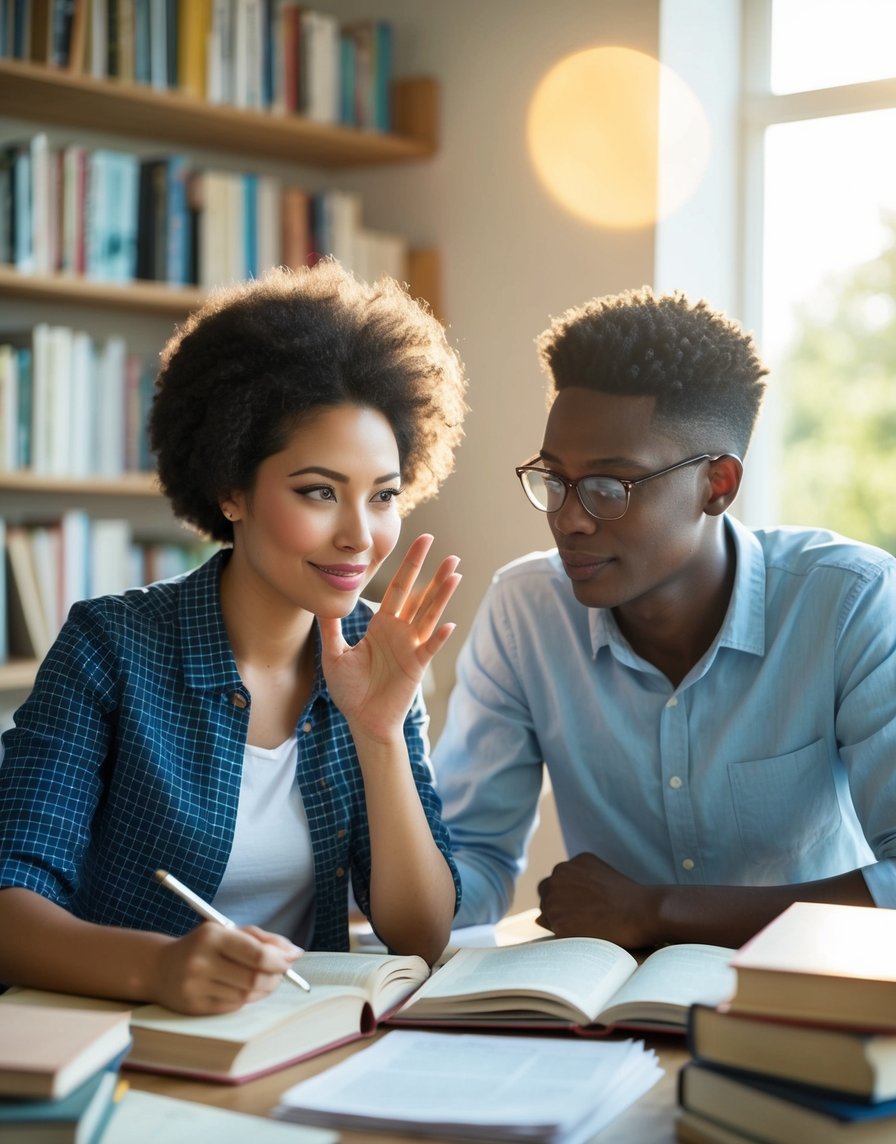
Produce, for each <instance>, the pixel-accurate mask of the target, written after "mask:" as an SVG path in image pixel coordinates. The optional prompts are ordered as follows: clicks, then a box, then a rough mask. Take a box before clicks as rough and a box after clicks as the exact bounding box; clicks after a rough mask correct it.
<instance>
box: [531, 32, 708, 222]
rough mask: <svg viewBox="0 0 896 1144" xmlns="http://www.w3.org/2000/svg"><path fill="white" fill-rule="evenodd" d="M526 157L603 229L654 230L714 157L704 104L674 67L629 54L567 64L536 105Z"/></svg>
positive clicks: (558, 193)
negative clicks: (711, 150)
mask: <svg viewBox="0 0 896 1144" xmlns="http://www.w3.org/2000/svg"><path fill="white" fill-rule="evenodd" d="M527 135H528V143H529V153H530V156H531V159H532V163H533V165H534V167H535V170H536V172H537V174H538V177H539V179H540V180H541V182H542V184H543V185H544V186H545V188H546V189H547V190H548V191H549V193H550V194H551V195H552V196H553V197H554V198H555V199H556V200H557V201H558V202H559V203H560V204H561V205H562V206H563V207H564V208H565V209H566V210H568V211H570V212H571V213H572V214H573V215H575V216H576V217H578V218H580V219H582V220H584V221H585V222H588V223H591V224H593V225H596V226H605V227H611V228H632V227H642V226H650V225H652V224H653V223H655V222H656V220H657V219H658V218H662V217H665V216H666V215H668V214H670V213H672V211H674V210H676V209H677V208H678V207H679V206H681V204H682V203H683V202H684V201H685V200H686V199H687V198H688V197H689V196H690V195H691V194H692V193H693V192H694V190H695V188H696V187H697V185H698V184H699V182H700V179H701V178H702V177H703V173H704V171H705V169H706V163H707V158H708V155H709V126H708V123H707V119H706V115H705V114H704V111H703V108H702V107H701V105H700V102H699V100H698V99H697V98H696V96H695V95H694V93H693V92H692V91H691V89H690V88H689V87H688V85H687V84H686V83H685V82H684V81H683V80H682V79H681V78H680V76H678V75H677V74H676V73H675V72H673V71H672V70H671V69H670V68H667V67H664V66H663V65H662V64H660V63H659V62H658V61H657V60H655V59H653V58H652V57H650V56H647V55H644V54H643V53H642V52H636V51H632V50H631V49H629V48H610V47H607V48H591V49H588V50H586V51H582V52H576V53H574V54H573V55H570V56H567V57H566V58H565V59H563V60H561V61H560V62H559V63H558V64H557V65H556V66H555V67H553V68H552V69H551V70H550V71H549V72H548V73H547V75H545V77H544V78H543V79H542V81H541V82H540V83H539V85H538V87H537V88H536V90H535V94H534V95H533V97H532V102H531V104H530V106H529V116H528V123H527Z"/></svg>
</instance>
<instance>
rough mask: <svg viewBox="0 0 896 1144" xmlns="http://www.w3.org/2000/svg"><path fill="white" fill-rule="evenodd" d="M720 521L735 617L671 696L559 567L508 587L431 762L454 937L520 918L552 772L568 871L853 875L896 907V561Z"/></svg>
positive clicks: (486, 618)
mask: <svg viewBox="0 0 896 1144" xmlns="http://www.w3.org/2000/svg"><path fill="white" fill-rule="evenodd" d="M727 524H728V527H729V528H730V530H731V534H732V536H733V539H734V543H735V548H736V554H737V568H736V578H735V584H734V590H733V593H732V597H731V602H730V605H729V608H728V613H727V615H726V617H725V620H724V622H723V624H722V627H721V629H720V631H719V633H718V636H717V637H716V639H715V641H714V642H713V644H712V646H711V647H710V648H709V649H708V651H707V652H706V654H705V655H704V656H703V658H702V659H701V660H700V661H699V662H698V663H697V664H696V665H695V666H694V668H693V669H692V670H691V671H690V672H689V674H688V675H687V676H686V677H685V678H684V679H683V680H682V681H681V683H680V684H679V685H678V686H677V687H676V686H673V684H672V683H671V682H670V680H669V679H668V678H667V677H666V676H665V675H664V674H663V673H662V672H660V671H659V670H658V669H657V668H655V667H654V666H652V665H651V664H649V663H647V662H646V661H645V660H643V659H641V658H640V657H639V656H638V655H636V654H635V653H634V651H633V650H632V648H631V647H630V645H629V644H628V643H627V641H626V640H625V639H624V638H623V636H622V634H621V633H620V631H619V628H618V627H617V625H616V622H615V619H614V617H613V614H612V612H611V611H609V610H603V609H591V608H586V607H584V606H583V605H581V604H580V603H579V602H578V601H577V600H576V599H575V597H574V595H573V592H572V589H571V585H570V581H569V579H568V577H567V576H566V574H565V573H564V571H563V569H562V566H561V564H560V561H559V558H558V556H557V553H556V551H553V552H544V553H541V552H536V553H532V554H530V555H529V556H525V557H523V558H522V559H520V560H517V561H515V562H514V563H512V564H509V565H508V566H507V567H505V568H503V569H501V570H500V571H499V572H498V573H497V575H496V576H495V578H494V581H493V583H492V585H491V587H490V589H489V591H488V593H487V595H486V597H485V600H484V601H483V603H482V606H481V608H480V611H479V614H478V616H477V618H476V621H475V623H474V626H473V629H472V631H471V634H470V636H469V638H468V640H467V642H466V644H465V646H464V648H463V649H462V651H461V654H460V657H459V660H458V679H457V686H456V688H455V691H454V694H453V696H452V699H451V702H450V705H449V710H448V717H447V721H446V728H445V731H444V732H443V734H442V736H441V739H440V741H439V743H438V745H437V748H436V750H435V752H434V755H433V762H434V764H435V767H436V773H437V781H438V786H439V790H440V793H441V795H442V798H443V802H444V815H445V818H446V820H447V821H448V824H449V827H450V830H451V835H452V845H453V848H454V853H455V857H456V859H457V864H458V867H459V870H460V874H461V881H462V884H463V905H462V907H461V911H460V913H459V915H458V919H457V924H459V925H464V924H473V923H478V922H485V921H494V920H496V919H497V918H499V917H500V916H501V915H502V914H503V913H504V911H505V910H506V909H507V906H508V904H509V901H510V897H511V894H512V888H513V882H514V880H515V878H516V876H517V874H518V873H519V872H520V870H522V869H523V868H524V865H525V850H526V844H527V841H528V837H529V834H530V832H531V830H532V829H533V826H534V823H535V820H536V812H537V803H538V797H539V793H540V790H541V785H542V768H543V766H544V765H546V766H547V768H548V771H549V773H550V778H551V783H552V786H553V790H554V796H555V799H556V804H557V811H558V816H559V820H560V824H561V829H562V832H563V837H564V841H565V844H566V848H567V852H568V854H569V855H570V856H572V855H575V854H579V853H582V852H591V853H594V854H597V855H598V856H599V857H601V858H602V859H604V860H605V861H606V862H608V863H609V864H610V865H611V866H613V867H615V868H616V869H618V870H619V871H621V872H622V873H624V874H626V875H628V876H629V877H630V878H633V879H635V880H636V881H638V882H641V883H654V884H656V883H663V884H670V883H681V884H683V885H698V884H707V883H711V884H725V885H774V884H784V883H799V882H805V881H811V880H815V879H818V878H825V877H830V876H833V875H836V874H840V873H844V872H845V871H849V870H853V869H856V868H862V869H863V871H864V875H865V878H866V881H867V883H868V886H869V889H870V891H871V893H872V895H873V896H874V899H875V901H876V902H877V903H878V904H879V905H884V906H891V907H896V560H894V558H893V557H892V556H890V555H888V554H887V553H885V552H882V551H881V550H879V549H876V548H872V547H869V546H867V545H862V544H858V543H856V542H854V541H850V540H846V539H845V538H843V537H840V536H837V535H835V534H833V533H830V532H825V531H814V530H807V529H794V528H781V529H772V530H767V531H756V532H751V531H749V530H747V529H746V528H745V527H743V525H741V524H739V523H738V522H737V521H735V520H734V519H733V518H728V521H727ZM548 873H549V871H548V870H545V871H544V874H545V875H546V874H548Z"/></svg>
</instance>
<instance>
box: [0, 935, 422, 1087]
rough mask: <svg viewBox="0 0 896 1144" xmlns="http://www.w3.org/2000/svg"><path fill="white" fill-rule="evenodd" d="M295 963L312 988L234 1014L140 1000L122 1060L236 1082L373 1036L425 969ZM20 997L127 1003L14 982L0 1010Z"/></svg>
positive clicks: (87, 1004)
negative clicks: (197, 1012)
mask: <svg viewBox="0 0 896 1144" xmlns="http://www.w3.org/2000/svg"><path fill="white" fill-rule="evenodd" d="M297 964H298V965H299V966H300V968H301V971H302V975H303V976H304V977H306V978H307V980H308V981H309V982H310V984H311V992H310V993H305V992H303V991H302V990H301V989H298V988H297V987H296V986H295V985H293V984H292V983H291V982H289V981H283V982H281V984H280V986H279V988H278V989H276V990H275V992H274V993H272V994H270V996H268V997H265V998H264V999H263V1000H261V1001H255V1002H252V1003H250V1004H248V1005H244V1006H243V1008H242V1009H239V1010H237V1012H235V1013H225V1014H219V1015H216V1016H211V1017H189V1016H185V1015H184V1014H181V1013H173V1012H171V1010H169V1009H165V1008H163V1007H162V1006H160V1005H138V1006H137V1007H136V1008H133V1009H132V1012H131V1036H132V1038H133V1047H132V1049H131V1051H130V1053H129V1054H128V1056H127V1057H126V1058H125V1061H124V1067H125V1068H136V1069H143V1070H146V1071H149V1072H162V1073H178V1074H184V1075H187V1076H195V1077H199V1078H201V1079H204V1080H215V1081H222V1082H225V1083H229V1084H237V1083H239V1082H241V1081H245V1080H250V1079H251V1078H253V1077H256V1076H259V1075H261V1074H262V1073H266V1072H273V1071H274V1070H275V1069H278V1068H285V1067H286V1066H287V1065H290V1064H294V1063H295V1062H296V1061H299V1060H302V1059H304V1058H305V1057H310V1056H314V1055H316V1054H317V1053H321V1052H323V1051H324V1050H325V1049H329V1048H333V1047H335V1046H336V1045H341V1044H345V1043H347V1042H349V1041H354V1040H357V1039H359V1038H360V1037H363V1036H369V1035H371V1034H372V1033H373V1032H374V1030H375V1029H376V1027H377V1024H378V1023H379V1022H380V1021H381V1020H382V1019H383V1018H384V1017H385V1016H387V1015H388V1014H389V1013H391V1012H392V1011H393V1010H394V1009H395V1008H396V1007H397V1006H398V1005H400V1004H401V1002H402V1001H404V1000H405V998H406V997H408V996H409V995H410V994H411V993H413V991H414V990H415V989H417V988H418V987H419V986H420V984H421V983H422V982H423V981H425V980H426V978H427V977H428V976H429V966H428V965H427V964H426V962H425V961H424V960H423V959H422V958H420V957H398V956H394V955H389V954H363V953H317V952H312V953H306V954H305V955H304V956H303V957H302V959H301V961H300V962H298V963H297ZM22 1002H27V1003H29V1004H32V1005H33V1004H43V1005H56V1006H62V1007H67V1008H82V1009H83V1008H88V1009H107V1010H108V1009H111V1010H116V1009H117V1010H121V1009H123V1008H130V1007H129V1006H128V1007H126V1006H123V1005H122V1004H121V1003H119V1002H115V1001H104V1000H99V999H96V998H87V997H72V996H68V995H67V994H63V993H48V992H43V991H40V990H36V989H19V990H13V991H11V992H9V993H5V994H3V996H2V997H0V1012H2V1006H5V1005H7V1004H21V1003H22Z"/></svg>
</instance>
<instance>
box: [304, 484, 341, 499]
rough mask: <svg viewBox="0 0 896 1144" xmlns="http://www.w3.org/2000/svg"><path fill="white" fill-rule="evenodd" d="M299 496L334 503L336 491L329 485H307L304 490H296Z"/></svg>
mask: <svg viewBox="0 0 896 1144" xmlns="http://www.w3.org/2000/svg"><path fill="white" fill-rule="evenodd" d="M296 492H297V493H298V494H299V496H302V497H307V498H308V499H309V500H316V501H335V500H336V490H335V489H334V488H333V487H332V486H331V485H309V486H308V487H307V488H304V489H296Z"/></svg>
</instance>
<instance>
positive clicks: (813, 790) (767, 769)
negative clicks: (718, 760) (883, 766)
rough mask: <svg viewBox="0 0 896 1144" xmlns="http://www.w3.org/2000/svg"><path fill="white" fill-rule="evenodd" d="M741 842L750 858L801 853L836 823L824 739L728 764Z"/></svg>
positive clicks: (837, 816) (837, 808) (836, 806)
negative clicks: (800, 746)
mask: <svg viewBox="0 0 896 1144" xmlns="http://www.w3.org/2000/svg"><path fill="white" fill-rule="evenodd" d="M728 779H729V783H730V786H731V798H732V801H733V804H734V815H735V818H736V820H737V827H738V832H739V834H740V839H741V842H742V844H743V846H744V849H745V851H746V853H747V854H748V855H751V856H752V857H753V858H755V859H763V858H769V857H773V856H774V855H781V854H793V855H798V854H802V853H804V852H805V851H806V850H807V849H809V848H810V847H812V846H815V845H817V844H818V843H819V842H821V841H822V840H823V839H825V838H827V837H829V835H831V834H833V833H834V831H835V830H836V829H837V828H838V826H839V825H840V806H839V803H838V801H837V790H836V787H835V784H834V778H833V775H832V774H831V765H830V760H829V758H828V751H827V748H826V746H825V744H824V741H823V740H821V739H819V740H817V741H816V742H814V743H811V744H810V745H809V746H808V747H802V748H801V749H800V750H798V751H791V752H790V753H789V754H786V755H778V756H776V757H775V758H772V759H754V760H750V761H748V762H740V763H729V764H728Z"/></svg>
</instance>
